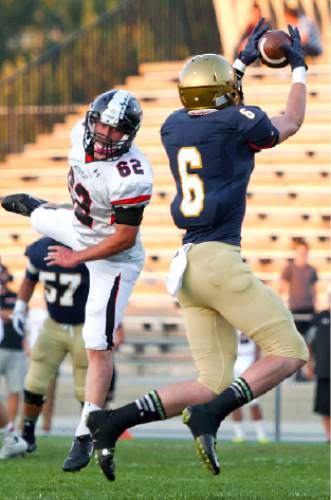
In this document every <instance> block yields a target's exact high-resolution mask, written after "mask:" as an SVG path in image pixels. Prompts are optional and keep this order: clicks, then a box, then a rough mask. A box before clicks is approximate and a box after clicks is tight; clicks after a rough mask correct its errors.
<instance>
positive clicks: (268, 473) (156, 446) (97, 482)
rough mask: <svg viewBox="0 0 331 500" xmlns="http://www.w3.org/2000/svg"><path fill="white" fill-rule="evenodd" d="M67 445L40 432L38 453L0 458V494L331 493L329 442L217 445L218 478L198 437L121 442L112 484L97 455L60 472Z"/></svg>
mask: <svg viewBox="0 0 331 500" xmlns="http://www.w3.org/2000/svg"><path fill="white" fill-rule="evenodd" d="M69 445H70V440H69V439H68V438H49V437H48V438H40V439H39V441H38V451H37V452H36V453H35V454H32V455H30V456H27V457H26V458H15V459H11V460H6V461H1V462H0V499H1V500H12V499H18V500H25V499H27V500H28V499H31V500H32V499H33V500H37V499H52V500H55V499H56V500H74V499H78V500H80V499H89V500H99V499H100V500H103V499H112V498H114V499H118V500H126V499H141V500H154V499H159V500H167V499H173V500H177V499H178V500H179V499H187V500H192V499H203V500H212V499H217V498H227V499H232V500H246V499H247V500H249V499H263V500H266V499H275V500H276V499H277V500H279V499H291V498H297V499H313V498H316V499H318V500H322V499H327V498H329V448H328V446H327V445H326V444H285V443H282V444H267V445H258V444H253V443H252V444H240V445H238V444H232V443H224V444H221V445H220V443H219V456H220V458H221V460H222V466H223V470H222V472H221V474H220V475H219V476H212V475H211V474H210V473H209V472H208V471H207V470H205V469H204V468H203V466H202V465H200V462H199V461H198V459H197V458H196V455H195V449H194V445H193V442H192V441H179V440H178V441H170V440H167V441H165V440H158V441H156V440H142V439H134V440H133V441H121V442H120V443H119V445H118V449H117V453H116V460H117V479H116V481H115V482H114V483H110V482H108V481H107V480H106V478H105V477H104V476H103V475H102V474H101V472H100V470H99V467H98V466H97V464H96V463H95V460H94V459H93V461H92V462H91V464H90V465H89V466H88V467H87V468H86V469H84V470H82V471H80V472H79V473H76V474H70V473H64V472H62V471H61V464H62V461H63V458H64V457H65V456H66V453H67V451H68V447H69Z"/></svg>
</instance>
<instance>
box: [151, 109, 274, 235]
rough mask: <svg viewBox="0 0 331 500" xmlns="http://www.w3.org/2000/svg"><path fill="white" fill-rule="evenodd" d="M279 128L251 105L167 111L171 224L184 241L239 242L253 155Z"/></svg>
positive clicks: (270, 143) (165, 131)
mask: <svg viewBox="0 0 331 500" xmlns="http://www.w3.org/2000/svg"><path fill="white" fill-rule="evenodd" d="M278 137H279V133H278V130H277V129H276V128H275V127H274V126H273V125H272V123H271V121H270V120H269V118H268V117H267V115H266V114H265V113H264V112H263V111H262V110H261V109H260V108H258V107H256V106H245V107H244V106H241V105H240V106H230V107H228V108H225V109H222V110H219V111H218V110H204V111H193V112H192V111H191V112H190V113H189V112H187V111H186V110H185V109H181V110H178V111H175V112H174V113H172V114H171V115H170V116H169V117H168V118H167V120H166V121H165V123H164V124H163V126H162V128H161V138H162V142H163V145H164V147H165V149H166V152H167V155H168V158H169V161H170V168H171V172H172V175H173V177H174V179H175V182H176V187H177V194H176V196H175V198H174V200H173V202H172V204H171V214H172V217H173V219H174V222H175V224H176V225H177V226H178V227H179V228H181V229H186V234H185V236H184V243H201V242H204V241H222V242H224V243H229V244H232V245H240V239H241V225H242V221H243V218H244V214H245V207H246V191H247V186H248V182H249V179H250V175H251V173H252V171H253V168H254V154H255V153H256V152H257V151H259V150H260V149H263V148H268V147H273V146H275V145H276V144H277V142H278Z"/></svg>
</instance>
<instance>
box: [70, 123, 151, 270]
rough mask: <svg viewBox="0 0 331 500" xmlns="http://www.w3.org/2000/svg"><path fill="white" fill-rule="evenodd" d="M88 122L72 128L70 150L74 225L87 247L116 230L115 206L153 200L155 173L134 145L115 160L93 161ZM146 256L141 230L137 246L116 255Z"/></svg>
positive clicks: (126, 258) (123, 258)
mask: <svg viewBox="0 0 331 500" xmlns="http://www.w3.org/2000/svg"><path fill="white" fill-rule="evenodd" d="M83 134H84V122H83V121H82V120H80V121H79V122H78V123H77V124H76V125H75V126H74V127H73V129H72V133H71V141H72V147H71V149H70V152H69V165H70V172H69V176H68V181H69V191H70V194H71V198H72V201H73V205H74V210H75V215H74V228H75V231H76V232H77V235H78V240H79V242H80V243H81V244H82V245H83V246H84V247H89V246H92V245H95V244H97V243H100V242H101V241H102V240H104V239H105V238H107V237H108V236H110V235H111V234H113V233H114V232H115V231H116V228H115V223H116V221H115V211H114V207H115V208H116V207H125V208H127V207H134V206H142V205H147V204H148V203H149V201H150V199H151V195H152V186H153V172H152V168H151V165H150V163H149V161H148V160H147V159H146V157H145V156H144V155H143V153H142V152H141V151H140V150H139V149H138V148H137V146H135V145H134V144H132V146H131V148H130V150H129V151H128V152H127V153H125V154H123V155H122V156H121V157H120V158H119V159H117V160H114V161H93V160H92V161H91V159H90V158H88V155H86V153H85V150H84V147H83ZM143 259H144V249H143V246H142V243H141V238H140V234H139V233H138V235H137V238H136V243H135V245H134V246H133V247H131V248H129V249H128V250H125V251H123V252H120V253H118V254H116V255H113V256H112V257H110V258H109V260H111V261H114V262H126V261H137V260H143Z"/></svg>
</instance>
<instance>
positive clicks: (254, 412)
mask: <svg viewBox="0 0 331 500" xmlns="http://www.w3.org/2000/svg"><path fill="white" fill-rule="evenodd" d="M249 409H250V412H251V418H252V420H253V423H254V428H255V432H256V437H257V440H258V442H259V443H261V444H265V443H267V442H268V439H267V436H266V434H265V431H264V426H263V415H262V409H261V407H260V405H259V404H258V403H255V404H251V405H250V408H249Z"/></svg>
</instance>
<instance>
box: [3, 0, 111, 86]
mask: <svg viewBox="0 0 331 500" xmlns="http://www.w3.org/2000/svg"><path fill="white" fill-rule="evenodd" d="M117 3H119V0H24V2H17V0H0V12H1V30H0V78H4V77H6V76H8V75H10V74H11V73H12V72H13V71H14V70H15V69H17V68H19V67H22V66H24V65H25V64H26V63H27V62H29V61H31V60H33V59H35V58H36V57H38V56H39V55H40V54H41V53H43V52H44V51H45V50H47V49H48V48H51V47H52V46H54V45H55V44H56V43H58V42H61V41H63V40H64V39H65V38H66V37H67V36H68V35H70V34H71V33H73V32H74V31H76V30H78V29H80V28H81V27H83V26H85V25H87V24H89V23H91V22H93V21H94V20H95V19H97V17H99V16H100V15H101V14H103V13H104V12H106V11H107V10H110V9H111V8H113V7H114V6H116V5H117Z"/></svg>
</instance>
